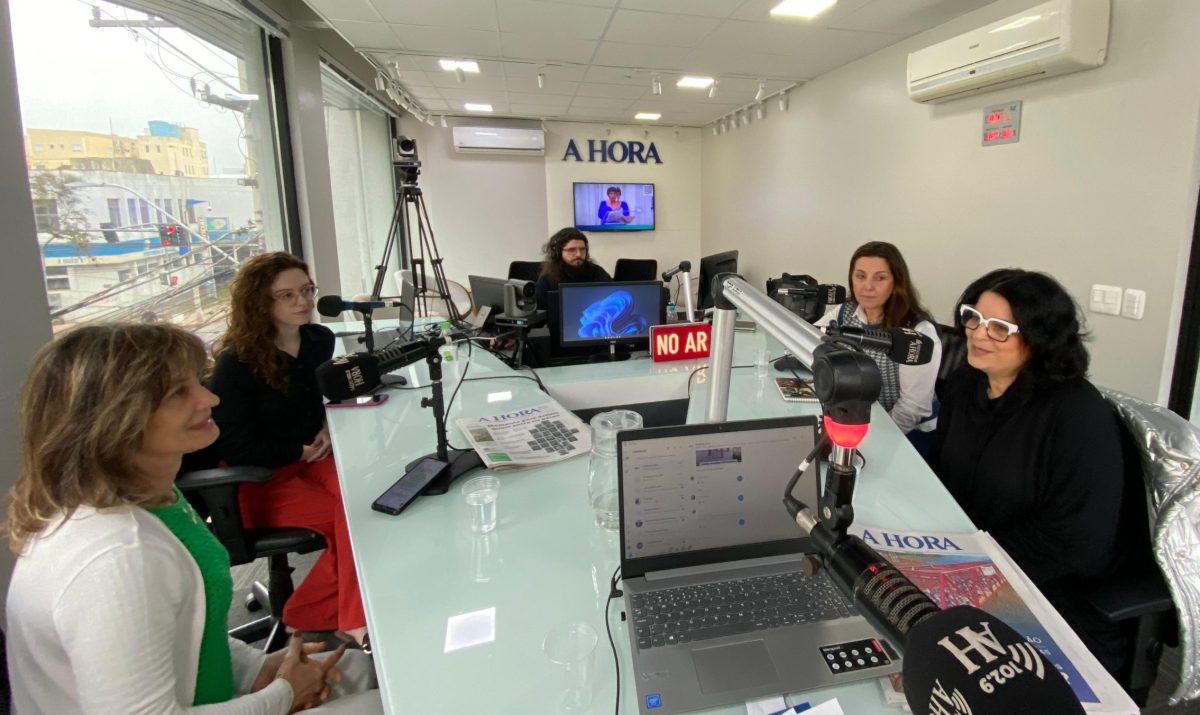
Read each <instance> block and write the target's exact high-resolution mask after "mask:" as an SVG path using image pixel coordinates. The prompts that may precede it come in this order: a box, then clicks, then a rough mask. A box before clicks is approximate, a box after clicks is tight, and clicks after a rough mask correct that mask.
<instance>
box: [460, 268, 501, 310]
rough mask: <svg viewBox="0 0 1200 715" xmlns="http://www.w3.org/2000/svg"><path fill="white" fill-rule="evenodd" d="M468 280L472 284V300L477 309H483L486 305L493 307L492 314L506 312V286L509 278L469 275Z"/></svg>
mask: <svg viewBox="0 0 1200 715" xmlns="http://www.w3.org/2000/svg"><path fill="white" fill-rule="evenodd" d="M467 281H468V282H469V283H470V284H471V302H472V303H474V304H475V309H476V310H482V309H483V306H485V305H486V306H490V307H491V309H492V315H499V314H501V313H503V312H504V286H505V285H507V284H508V279H507V278H488V277H486V276H467Z"/></svg>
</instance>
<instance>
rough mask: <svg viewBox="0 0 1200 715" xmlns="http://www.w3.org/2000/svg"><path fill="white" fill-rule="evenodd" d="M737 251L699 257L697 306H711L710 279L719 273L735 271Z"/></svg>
mask: <svg viewBox="0 0 1200 715" xmlns="http://www.w3.org/2000/svg"><path fill="white" fill-rule="evenodd" d="M737 262H738V252H737V251H725V252H724V253H714V254H713V255H711V256H705V257H703V258H701V259H700V293H699V297H700V300H699V308H700V310H705V309H707V308H711V307H713V297H712V279H713V277H714V276H716V275H718V274H720V273H737Z"/></svg>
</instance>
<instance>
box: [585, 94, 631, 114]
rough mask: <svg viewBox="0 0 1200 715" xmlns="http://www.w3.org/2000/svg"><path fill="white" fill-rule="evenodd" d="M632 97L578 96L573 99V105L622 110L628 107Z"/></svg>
mask: <svg viewBox="0 0 1200 715" xmlns="http://www.w3.org/2000/svg"><path fill="white" fill-rule="evenodd" d="M633 101H634V100H632V99H619V98H615V97H576V98H575V99H572V100H571V106H572V107H608V108H609V109H611V110H613V111H615V112H618V113H619V112H620V111H621V110H622V109H624V108H625V107H628V106H629V105H630V103H631V102H633Z"/></svg>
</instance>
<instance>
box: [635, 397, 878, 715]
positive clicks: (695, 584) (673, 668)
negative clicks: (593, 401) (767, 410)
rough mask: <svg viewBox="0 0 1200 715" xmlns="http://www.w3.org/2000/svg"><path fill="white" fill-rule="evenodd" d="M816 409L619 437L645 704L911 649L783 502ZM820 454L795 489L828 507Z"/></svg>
mask: <svg viewBox="0 0 1200 715" xmlns="http://www.w3.org/2000/svg"><path fill="white" fill-rule="evenodd" d="M816 438H817V418H816V417H815V416H797V417H784V418H773V419H762V420H748V421H743V422H726V423H721V424H699V425H685V426H678V427H656V428H650V429H642V430H631V431H626V432H621V433H620V434H618V435H617V474H618V485H619V488H620V511H621V573H622V575H623V579H624V594H625V610H626V613H627V614H628V619H629V620H628V622H629V628H628V630H629V641H630V647H631V651H632V654H633V667H634V672H635V674H636V675H635V681H636V683H637V692H638V709H639V712H641V713H644V714H646V715H667V714H669V713H680V712H686V711H689V710H697V709H702V708H709V707H715V706H718V705H727V704H731V703H738V702H744V701H747V700H754V699H757V698H761V697H763V696H767V695H777V694H782V693H791V692H798V691H802V690H809V689H812V688H819V687H825V686H830V685H840V684H843V683H847V682H852V681H855V680H862V679H868V678H879V677H881V676H884V675H887V674H889V673H893V672H898V671H899V670H900V665H901V664H900V659H899V657H898V655H897V654H896V651H895V649H894V648H892V646H891V645H890V644H885V642H884V640H883V638H881V637H880V636H879V635H878V634H877V633H876V632H875V631H874V629H873V628H871V626H870V625H868V624H867V622H866V620H865V619H864V618H863V617H862V616H861V615H859V614H858V611H857V610H856V609H855V608H854V606H853V604H852V603H851V602H850V601H849V600H848V599H847V598H846V597H844V596H843V595H842V594H841V592H840V591H838V589H837V587H836V586H834V585H833V583H832V581H830V580H829V578H828V577H827V576H826V575H825V574H824V572H823V571H822V572H819V573H818V574H817V575H816V576H806V575H805V574H804V573H803V571H801V570H800V564H801V560H802V558H803V556H804V554H805V553H806V551H807V550H809V549H810V547H811V545H810V543H809V541H808V539H807V538H806V537H803V536H802V534H801V532H800V530H799V527H797V526H796V524H795V522H793V521H792V519H791V518H790V517H789V516H788V513H787V510H786V509H785V508H784V506H783V504H782V497H783V489H784V486H785V485H786V483H787V481H788V479H789V478H791V475H792V473H793V472H794V471H795V469H796V467H797V465H798V464H799V463H800V462H801V460H803V459H804V457H805V456H806V455H807V454H808V453H809V452H810V451H811V450H812V447H813V445H814V444H815V440H816ZM818 471H819V470H818V464H813V465H811V466H810V467H809V471H808V472H807V473H805V474H804V475H803V476H802V477H801V479H800V481H799V483H798V485H797V487H796V490H795V492H794V493H795V494H796V496H797V497H798V498H800V499H801V500H802V501H804V502H805V503H807V504H809V505H810V506H815V505H816V503H817V493H818V483H819V475H818Z"/></svg>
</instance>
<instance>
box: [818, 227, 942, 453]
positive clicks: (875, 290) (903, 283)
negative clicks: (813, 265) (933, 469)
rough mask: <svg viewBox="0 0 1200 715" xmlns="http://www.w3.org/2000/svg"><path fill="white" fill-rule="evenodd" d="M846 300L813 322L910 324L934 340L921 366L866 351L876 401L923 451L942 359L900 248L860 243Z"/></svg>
mask: <svg viewBox="0 0 1200 715" xmlns="http://www.w3.org/2000/svg"><path fill="white" fill-rule="evenodd" d="M849 284H850V299H849V300H847V301H846V302H845V303H842V304H841V305H835V306H833V307H831V308H830V309H829V311H827V312H826V313H825V315H824V316H823V317H822V318H821V320H820V321H819V322H818V323H817V327H820V328H824V327H825V326H827V325H829V324H831V323H833V324H835V325H837V326H839V327H845V326H849V327H858V328H869V329H878V330H890V329H891V328H912V329H913V330H916V331H917V332H919V333H922V334H924V335H927V336H929V338H930V339H932V340H933V358H932V359H931V360H930V361H929V362H928V363H926V364H924V365H897V364H896V363H894V362H892V361H891V360H889V359H888V357H887V354H886V353H883V352H881V351H878V350H872V349H869V348H868V349H867V353H868V354H869V355H870V356H871V357H872V358H874V359H875V362H876V364H878V365H879V372H880V376H881V377H882V382H883V385H882V389H881V391H880V394H879V402H880V403H881V404H882V405H883V407H884V409H886V410H887V411H888V414H889V415H891V417H892V421H893V422H895V423H896V426H897V427H899V428H900V431H901V432H904V433H905V434H907V435H908V437H909V440H910V441H911V442H912V443H913V444H914V445H915V446H916V447H917V449H918V451H921V453H922V454H925V453H926V452H927V450H928V447H929V446H930V445H931V444H932V434H933V430H934V428H935V427H936V426H937V420H936V417H935V410H934V394H933V388H934V384H935V383H936V382H937V374H938V366H939V365H940V364H941V360H942V344H941V342H940V341H939V340H938V334H937V328H936V327H935V326H934V324H933V319H932V318H930V317H929V311H928V310H926V309H925V307H924V306H922V305H921V298H920V296H919V295H918V293H917V289H916V286H914V285H913V284H912V281H911V280H910V278H909V273H908V264H907V263H905V262H904V256H902V255H900V251H899V249H897V248H896V247H895V246H893V245H892V244H890V243H885V242H883V241H871V242H870V243H864V244H863V245H861V246H859V247H858V249H857V250H856V251H855V252H854V255H852V256H851V257H850V276H849Z"/></svg>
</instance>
